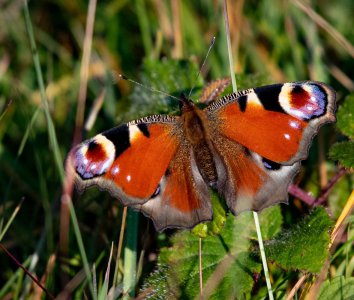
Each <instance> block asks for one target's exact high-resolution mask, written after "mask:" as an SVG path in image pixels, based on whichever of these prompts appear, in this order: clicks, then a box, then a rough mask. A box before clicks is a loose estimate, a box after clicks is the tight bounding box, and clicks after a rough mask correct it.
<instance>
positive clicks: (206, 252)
mask: <svg viewBox="0 0 354 300" xmlns="http://www.w3.org/2000/svg"><path fill="white" fill-rule="evenodd" d="M260 221H261V227H262V228H263V229H264V234H265V238H268V237H271V235H272V234H275V233H276V232H278V231H279V229H280V226H281V223H282V219H281V214H280V208H279V206H274V207H271V208H268V209H266V210H264V214H263V213H262V214H261V217H260ZM255 236H256V233H255V226H254V220H253V215H252V212H245V213H242V214H240V215H239V216H237V217H235V216H233V215H231V214H230V215H228V216H227V219H226V223H225V226H224V228H223V230H222V231H221V233H220V235H217V236H207V237H206V238H204V239H202V271H203V282H204V285H205V288H206V289H208V287H210V286H211V285H213V284H215V286H214V287H213V288H212V290H211V291H210V295H209V296H210V299H227V298H235V297H236V298H239V297H242V296H243V295H245V294H249V293H250V292H251V290H252V288H253V285H254V279H253V275H254V274H258V273H259V272H260V271H261V264H260V262H259V258H258V257H256V256H254V255H253V254H252V252H251V251H250V248H251V246H252V243H251V240H253V239H254V237H255ZM172 242H173V246H172V247H171V248H164V249H162V250H161V253H160V256H159V269H158V270H157V271H156V272H154V274H153V275H151V276H150V278H149V279H148V281H147V282H146V283H145V285H144V290H149V289H153V290H154V294H151V296H150V299H163V298H165V299H166V298H169V299H170V298H171V297H172V298H173V297H176V298H183V299H193V298H195V297H197V296H198V294H199V268H198V264H199V257H198V248H199V237H198V236H196V235H195V234H193V233H191V232H189V231H182V232H179V233H177V234H176V235H175V236H174V237H173V239H172ZM161 270H163V271H162V272H161ZM159 276H160V277H159ZM208 280H210V281H208ZM171 295H173V296H171Z"/></svg>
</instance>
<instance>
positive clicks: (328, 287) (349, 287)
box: [318, 276, 354, 300]
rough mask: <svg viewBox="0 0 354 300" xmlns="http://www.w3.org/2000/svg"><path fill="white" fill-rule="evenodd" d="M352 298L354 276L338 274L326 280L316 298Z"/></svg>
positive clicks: (324, 299) (353, 295)
mask: <svg viewBox="0 0 354 300" xmlns="http://www.w3.org/2000/svg"><path fill="white" fill-rule="evenodd" d="M349 299H354V277H349V278H345V277H344V276H338V277H336V278H333V279H332V280H329V279H328V280H326V281H325V282H324V283H323V285H322V287H321V290H320V293H319V296H318V300H349Z"/></svg>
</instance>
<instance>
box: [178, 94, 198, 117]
mask: <svg viewBox="0 0 354 300" xmlns="http://www.w3.org/2000/svg"><path fill="white" fill-rule="evenodd" d="M179 100H180V101H179V109H180V111H181V113H182V114H183V113H186V112H189V111H193V110H195V104H194V102H193V101H192V100H191V99H188V98H187V97H186V95H185V94H183V93H182V94H181V96H180V98H179Z"/></svg>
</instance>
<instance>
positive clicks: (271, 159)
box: [206, 82, 335, 213]
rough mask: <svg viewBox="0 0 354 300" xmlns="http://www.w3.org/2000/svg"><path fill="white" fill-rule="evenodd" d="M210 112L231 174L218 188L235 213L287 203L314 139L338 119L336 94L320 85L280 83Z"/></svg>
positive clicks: (216, 142)
mask: <svg viewBox="0 0 354 300" xmlns="http://www.w3.org/2000/svg"><path fill="white" fill-rule="evenodd" d="M206 110H207V114H208V115H209V119H210V122H211V124H212V125H211V126H212V127H214V128H217V129H216V131H215V132H217V136H219V138H218V139H216V138H217V137H216V135H215V137H214V147H215V149H216V151H217V152H218V153H219V156H220V159H221V160H222V164H223V165H224V168H225V169H226V174H227V175H226V177H227V178H224V179H223V178H222V177H221V180H220V181H219V183H218V190H219V191H220V193H221V194H223V195H224V197H225V199H226V202H227V204H228V206H229V207H230V209H231V210H232V211H233V212H234V213H236V212H239V211H242V210H260V209H263V208H264V207H267V206H270V205H272V204H275V203H278V202H287V188H288V186H289V184H290V182H291V180H292V178H293V177H294V175H295V174H296V173H297V172H298V169H299V167H300V161H301V160H302V159H305V158H306V157H307V153H308V148H309V145H310V142H311V140H312V138H313V136H314V135H315V134H316V133H317V131H318V129H319V127H320V126H321V125H323V124H324V123H328V122H333V121H335V116H334V110H335V92H334V91H333V90H332V89H331V88H329V87H328V86H326V85H325V84H323V83H318V82H299V83H285V84H277V85H271V86H265V87H260V88H256V89H250V90H246V91H242V92H239V93H236V94H231V95H229V96H225V97H223V98H221V99H219V100H218V101H217V102H215V103H213V104H211V105H210V106H208V107H207V108H206ZM229 149H232V151H230V150H229Z"/></svg>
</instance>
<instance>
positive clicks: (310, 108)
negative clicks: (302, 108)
mask: <svg viewBox="0 0 354 300" xmlns="http://www.w3.org/2000/svg"><path fill="white" fill-rule="evenodd" d="M306 109H307V110H308V111H313V110H314V107H313V106H312V105H310V104H308V105H306Z"/></svg>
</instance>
